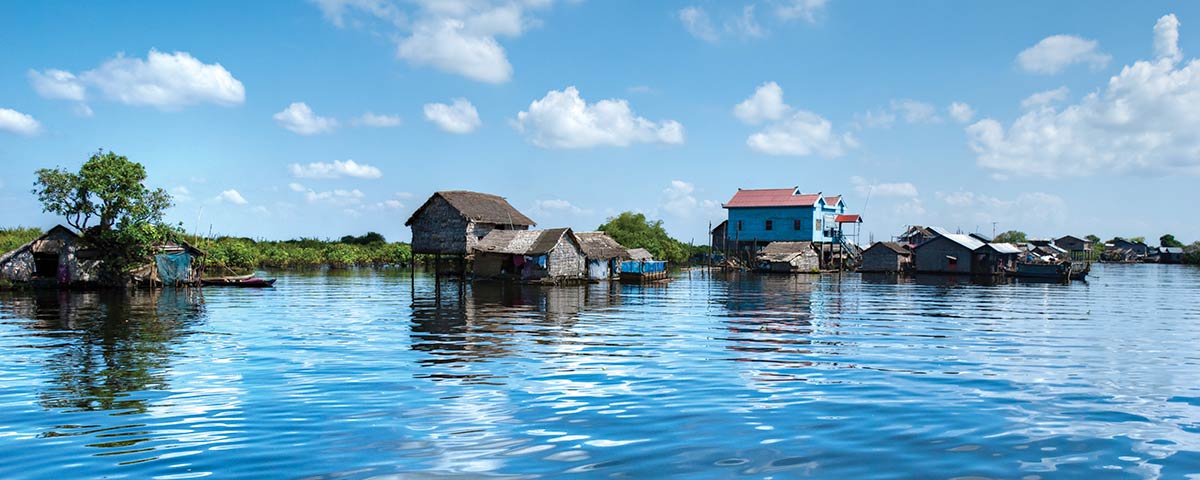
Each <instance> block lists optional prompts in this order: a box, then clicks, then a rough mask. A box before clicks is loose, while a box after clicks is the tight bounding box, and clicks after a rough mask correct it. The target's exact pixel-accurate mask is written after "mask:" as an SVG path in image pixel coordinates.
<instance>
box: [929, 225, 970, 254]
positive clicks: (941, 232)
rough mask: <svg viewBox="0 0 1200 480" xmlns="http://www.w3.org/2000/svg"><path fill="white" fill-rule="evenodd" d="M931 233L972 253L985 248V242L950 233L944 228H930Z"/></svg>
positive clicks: (968, 236)
mask: <svg viewBox="0 0 1200 480" xmlns="http://www.w3.org/2000/svg"><path fill="white" fill-rule="evenodd" d="M929 231H931V232H933V233H936V234H937V235H938V236H941V237H946V239H948V240H950V241H952V242H954V243H957V244H959V245H962V246H963V247H965V248H967V249H968V250H971V251H975V249H977V248H979V247H982V246H984V243H983V242H981V241H979V240H977V239H975V238H973V237H971V236H970V235H963V234H961V233H950V231H949V230H946V229H944V228H942V227H929ZM925 243H929V242H925ZM922 245H924V243H923V244H922Z"/></svg>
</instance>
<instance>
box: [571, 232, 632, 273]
mask: <svg viewBox="0 0 1200 480" xmlns="http://www.w3.org/2000/svg"><path fill="white" fill-rule="evenodd" d="M575 237H576V238H577V239H578V240H579V245H580V247H582V248H583V254H584V256H585V257H586V258H587V277H588V280H608V279H612V278H617V277H619V276H620V274H621V261H622V260H629V259H630V256H629V252H628V251H627V250H625V247H622V246H621V244H619V243H617V241H616V240H613V238H612V237H610V236H608V234H607V233H604V232H580V233H576V234H575Z"/></svg>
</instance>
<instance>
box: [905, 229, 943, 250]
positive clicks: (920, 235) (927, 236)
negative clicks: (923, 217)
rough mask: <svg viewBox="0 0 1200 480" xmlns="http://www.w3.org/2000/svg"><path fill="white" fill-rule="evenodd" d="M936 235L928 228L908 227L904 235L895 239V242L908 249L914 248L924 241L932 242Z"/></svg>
mask: <svg viewBox="0 0 1200 480" xmlns="http://www.w3.org/2000/svg"><path fill="white" fill-rule="evenodd" d="M937 235H938V234H937V233H936V232H934V231H933V230H932V229H930V228H928V227H923V226H920V225H912V226H909V227H908V229H907V230H905V231H904V233H902V234H900V236H899V237H896V242H898V243H904V244H907V245H908V246H910V247H916V246H917V245H920V244H922V243H925V242H926V241H929V240H932V239H933V238H934V237H936V236H937Z"/></svg>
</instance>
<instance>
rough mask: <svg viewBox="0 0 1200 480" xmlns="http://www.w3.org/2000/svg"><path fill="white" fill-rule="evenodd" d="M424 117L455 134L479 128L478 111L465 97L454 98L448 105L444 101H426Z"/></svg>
mask: <svg viewBox="0 0 1200 480" xmlns="http://www.w3.org/2000/svg"><path fill="white" fill-rule="evenodd" d="M425 119H426V120H429V121H430V122H433V123H434V124H435V125H437V126H438V127H439V128H441V129H442V130H443V131H446V132H450V133H457V134H464V133H471V132H473V131H475V129H477V128H479V125H481V124H482V122H480V121H479V112H478V111H476V110H475V105H472V104H471V102H469V101H467V99H465V98H455V99H454V100H452V101H451V103H450V104H449V105H447V104H445V103H426V104H425Z"/></svg>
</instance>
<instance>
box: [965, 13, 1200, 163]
mask: <svg viewBox="0 0 1200 480" xmlns="http://www.w3.org/2000/svg"><path fill="white" fill-rule="evenodd" d="M1168 17H1169V16H1168ZM1168 17H1164V18H1168ZM1159 22H1160V24H1161V23H1162V22H1163V20H1161V19H1160V20H1159ZM1167 23H1170V21H1169V20H1168V21H1167ZM1158 36H1160V35H1158V34H1157V33H1156V37H1158ZM1160 53H1161V52H1160ZM1196 105H1200V62H1197V61H1196V60H1195V59H1193V60H1191V61H1188V62H1186V63H1182V64H1180V63H1178V62H1175V61H1174V60H1172V58H1170V57H1163V58H1159V59H1156V60H1142V61H1138V62H1135V63H1134V64H1133V65H1128V66H1125V67H1124V68H1122V69H1121V72H1120V73H1119V74H1117V75H1115V76H1113V77H1111V78H1110V79H1109V80H1108V85H1107V86H1106V87H1105V88H1103V89H1101V90H1098V91H1096V92H1093V93H1090V94H1088V95H1087V96H1085V97H1083V99H1081V100H1080V101H1079V103H1076V104H1072V105H1067V106H1064V107H1061V108H1059V107H1056V106H1054V105H1049V104H1042V105H1041V106H1040V107H1038V108H1033V109H1031V110H1029V111H1026V112H1025V113H1023V114H1022V115H1021V116H1020V117H1018V118H1017V119H1016V120H1014V121H1013V122H1012V124H1011V125H1009V126H1007V127H1005V125H1003V124H1002V123H1001V122H1000V121H998V120H994V119H991V118H985V119H983V120H980V121H978V122H976V123H974V124H972V125H970V126H969V127H967V136H968V144H969V146H970V148H971V149H972V150H973V151H974V152H975V153H976V158H977V161H978V163H979V165H980V166H982V167H984V168H988V169H992V170H995V171H997V172H1000V173H1001V174H1013V175H1037V176H1044V177H1060V176H1074V175H1092V174H1097V173H1115V174H1124V173H1138V174H1192V175H1195V174H1200V114H1198V112H1200V110H1197V109H1196V108H1195V107H1196ZM1031 106H1032V104H1031Z"/></svg>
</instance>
